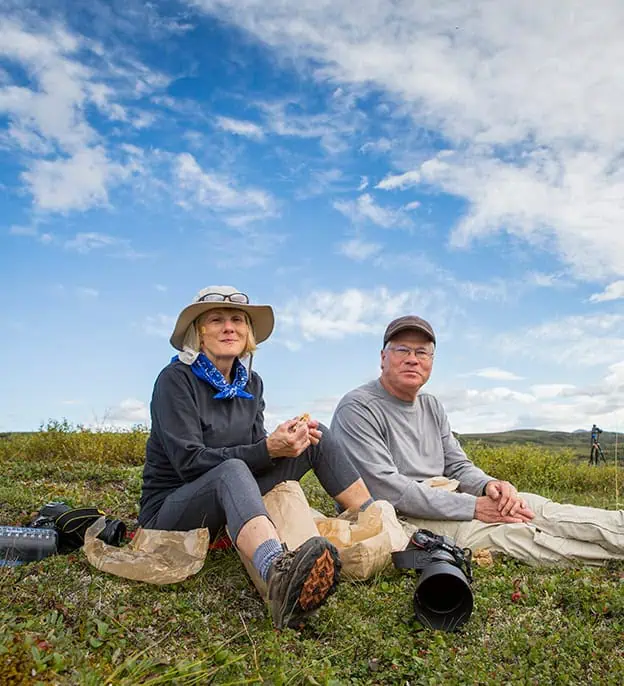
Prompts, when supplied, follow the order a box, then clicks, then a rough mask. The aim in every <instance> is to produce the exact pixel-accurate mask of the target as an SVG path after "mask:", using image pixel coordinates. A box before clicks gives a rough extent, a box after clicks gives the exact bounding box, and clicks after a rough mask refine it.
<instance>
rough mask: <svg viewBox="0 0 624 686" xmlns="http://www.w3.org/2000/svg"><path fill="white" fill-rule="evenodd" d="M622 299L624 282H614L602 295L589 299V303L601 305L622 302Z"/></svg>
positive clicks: (623, 296)
mask: <svg viewBox="0 0 624 686" xmlns="http://www.w3.org/2000/svg"><path fill="white" fill-rule="evenodd" d="M620 298H624V281H614V282H613V283H610V284H609V285H608V286H607V287H606V288H605V289H604V291H603V292H602V293H594V294H593V295H592V296H591V297H590V298H589V302H592V303H601V302H607V301H609V300H620Z"/></svg>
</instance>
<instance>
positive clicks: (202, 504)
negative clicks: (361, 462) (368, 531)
mask: <svg viewBox="0 0 624 686" xmlns="http://www.w3.org/2000/svg"><path fill="white" fill-rule="evenodd" d="M319 429H321V431H322V432H323V437H322V438H321V441H320V443H319V444H318V445H316V446H313V445H311V446H310V447H309V448H307V449H306V450H305V451H304V452H303V453H302V454H301V455H299V457H282V458H277V459H275V460H273V467H271V468H269V469H268V470H266V471H264V472H262V473H261V474H256V475H254V474H252V473H251V471H250V469H249V467H248V466H247V464H246V463H245V462H243V461H242V460H226V461H225V462H223V463H222V464H220V465H219V466H218V467H214V468H213V469H211V470H210V471H209V472H206V473H205V474H203V475H202V476H200V477H199V478H197V479H195V481H191V482H190V483H187V484H184V486H181V487H180V488H178V489H176V490H175V491H173V492H172V493H170V494H169V495H168V496H167V498H165V500H164V501H163V504H162V506H161V508H160V510H159V511H158V513H157V514H156V515H155V516H154V517H153V518H152V520H151V521H150V522H149V523H148V524H147V525H146V528H148V529H166V530H169V531H188V530H190V529H197V528H200V527H208V529H209V530H210V538H211V540H214V538H215V537H216V536H217V534H218V533H219V532H220V531H221V530H222V529H223V528H224V526H226V525H227V528H228V531H229V533H230V535H231V537H232V540H233V541H236V538H237V537H238V534H239V532H240V530H241V528H242V527H243V526H244V525H245V524H246V523H247V522H248V521H249V520H250V519H253V518H254V517H258V516H260V515H264V516H268V514H267V511H266V508H265V507H264V503H263V501H262V496H263V495H264V494H265V493H268V492H269V491H270V490H271V489H272V488H273V487H274V486H276V485H277V484H279V483H281V482H282V481H299V480H300V479H301V477H303V475H304V474H306V473H307V472H309V471H310V469H312V470H313V471H314V473H315V474H316V476H317V478H318V480H319V481H320V483H321V485H322V486H323V488H324V489H325V490H326V491H327V493H329V495H330V496H332V498H333V497H335V496H337V495H338V494H339V493H342V491H344V490H345V489H346V488H348V487H349V486H351V485H352V484H353V483H355V482H356V481H357V480H358V479H359V478H360V475H359V474H358V472H357V470H356V469H355V467H354V466H353V464H352V463H351V461H350V460H349V458H348V457H346V456H345V455H344V454H341V452H340V451H339V448H338V446H337V444H336V442H335V441H334V439H333V438H332V436H331V433H330V431H329V429H328V428H327V427H325V426H319Z"/></svg>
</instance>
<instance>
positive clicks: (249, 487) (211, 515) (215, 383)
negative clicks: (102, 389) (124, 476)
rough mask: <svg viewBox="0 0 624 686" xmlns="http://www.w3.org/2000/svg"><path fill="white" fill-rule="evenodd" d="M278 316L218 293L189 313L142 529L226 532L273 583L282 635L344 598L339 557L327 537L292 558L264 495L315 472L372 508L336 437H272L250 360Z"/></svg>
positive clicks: (182, 317)
mask: <svg viewBox="0 0 624 686" xmlns="http://www.w3.org/2000/svg"><path fill="white" fill-rule="evenodd" d="M273 324H274V317H273V310H272V309H271V307H269V306H267V305H252V304H250V303H249V298H248V297H247V295H245V294H244V293H241V292H239V291H238V290H237V289H236V288H233V287H231V286H209V287H208V288H204V289H203V290H201V291H200V292H199V294H198V295H197V296H196V297H195V299H194V300H193V302H192V304H190V305H188V306H187V307H185V308H184V309H183V310H182V311H181V312H180V314H179V316H178V319H177V322H176V325H175V328H174V331H173V334H172V336H171V344H172V345H173V347H174V348H177V349H178V350H179V351H180V354H179V355H177V356H176V357H174V358H173V360H172V361H171V363H170V364H169V365H168V366H167V367H165V368H164V369H163V370H162V371H161V373H160V374H159V376H158V378H157V380H156V384H155V386H154V393H153V396H152V403H151V416H152V429H151V433H150V437H149V439H148V441H147V449H146V457H145V467H144V470H143V492H142V495H141V510H140V513H139V522H140V524H141V525H142V526H144V527H146V528H153V529H167V530H178V531H187V530H190V529H195V528H198V527H208V529H209V530H210V535H211V537H213V538H214V537H215V536H217V535H218V533H219V532H220V531H222V530H223V528H224V527H225V526H227V529H228V532H229V534H230V536H231V538H232V540H233V541H234V543H235V545H236V547H237V548H238V549H239V550H240V551H241V552H242V553H243V554H244V555H245V556H246V557H247V558H249V559H250V560H252V561H253V564H254V566H255V568H256V569H257V570H258V573H259V574H260V576H261V577H262V579H264V581H266V582H267V585H268V596H269V602H270V606H271V614H272V617H273V622H274V623H275V626H276V627H277V628H283V627H284V626H287V625H288V624H290V623H293V624H294V623H296V622H298V621H299V620H300V619H301V617H303V616H304V615H306V614H309V613H310V612H312V611H314V610H315V609H317V608H318V607H319V606H320V605H321V604H322V603H323V602H324V601H325V600H326V599H327V597H328V596H329V595H330V594H331V593H332V592H333V591H334V590H335V587H336V584H337V582H338V579H339V575H340V566H341V565H340V559H339V556H338V552H337V550H336V549H335V547H334V546H333V545H332V544H331V543H330V542H329V541H327V540H326V539H324V538H322V537H315V538H312V539H310V540H309V541H306V542H305V543H304V544H303V545H301V546H300V547H299V548H297V550H295V551H284V550H283V548H282V545H281V544H280V542H279V537H278V535H277V532H276V530H275V527H274V526H273V524H272V522H271V521H270V519H269V517H268V514H267V511H266V509H265V507H264V504H263V501H262V496H263V495H264V494H265V493H267V492H268V491H270V490H271V489H272V488H273V487H274V486H275V485H276V484H278V483H280V482H282V481H286V480H290V479H296V480H299V479H301V477H302V476H303V475H304V474H305V473H306V472H308V471H309V470H310V469H313V470H314V472H315V473H316V475H317V477H318V479H319V481H320V482H321V484H322V485H323V487H324V488H325V490H326V491H327V492H328V493H329V495H331V496H332V497H333V498H334V499H335V500H336V502H337V503H338V505H339V506H340V507H341V508H362V509H363V508H365V507H367V506H368V504H369V503H370V502H372V499H371V497H370V493H369V492H368V489H367V488H366V486H365V485H364V482H363V481H362V479H361V478H360V476H359V474H358V472H357V471H356V469H355V468H354V467H353V465H352V464H351V462H350V461H349V460H346V459H345V458H344V456H343V455H341V454H339V452H338V450H337V448H336V445H335V443H334V441H333V439H332V438H331V436H330V435H329V431H328V429H326V428H325V427H321V425H319V423H318V422H317V421H315V420H309V421H307V422H306V421H298V420H291V421H287V422H284V423H283V424H280V425H279V426H278V427H277V428H276V429H275V431H273V432H272V433H271V434H269V435H267V433H266V431H265V429H264V414H263V413H264V400H263V397H262V392H263V386H262V380H261V378H260V377H259V376H258V374H256V373H255V372H251V374H249V373H248V371H247V369H246V368H245V366H244V365H243V364H242V362H241V359H245V358H247V357H250V356H251V355H252V354H253V352H254V351H255V349H256V344H257V343H260V342H262V341H264V340H266V339H267V338H268V337H269V336H270V335H271V332H272V330H273Z"/></svg>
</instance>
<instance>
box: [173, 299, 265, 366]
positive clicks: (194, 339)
mask: <svg viewBox="0 0 624 686" xmlns="http://www.w3.org/2000/svg"><path fill="white" fill-rule="evenodd" d="M224 309H227V308H224ZM236 311H237V312H241V313H242V315H243V316H244V317H245V323H246V324H247V341H246V342H245V347H244V348H243V352H242V353H241V354H240V357H241V358H243V357H247V356H248V355H251V354H253V353H255V352H256V348H257V347H258V344H257V343H256V337H255V335H254V330H253V326H252V325H251V319H250V318H249V315H248V314H247V312H242V311H241V310H236ZM209 313H210V310H208V312H204V313H203V314H200V315H199V317H197V319H196V320H195V321H194V322H193V323H192V324H191V325H190V326H189V328H188V329H187V330H186V334H185V335H184V343H183V346H182V347H183V348H184V350H187V351H188V350H192V351H193V352H194V353H199V352H200V351H201V334H200V331H201V325H202V320H203V319H204V317H206V316H207V315H208V314H209Z"/></svg>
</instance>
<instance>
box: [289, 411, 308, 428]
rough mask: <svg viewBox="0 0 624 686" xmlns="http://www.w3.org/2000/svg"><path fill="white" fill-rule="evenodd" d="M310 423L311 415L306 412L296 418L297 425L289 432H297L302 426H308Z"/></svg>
mask: <svg viewBox="0 0 624 686" xmlns="http://www.w3.org/2000/svg"><path fill="white" fill-rule="evenodd" d="M309 421H310V415H309V414H308V413H307V412H306V413H304V414H302V415H299V417H296V418H295V423H294V424H293V425H292V426H291V427H290V429H288V430H289V431H296V430H297V428H298V427H299V426H300V425H301V424H307V423H308V422H309Z"/></svg>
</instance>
